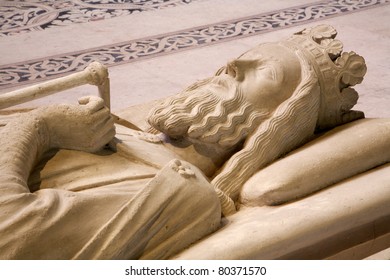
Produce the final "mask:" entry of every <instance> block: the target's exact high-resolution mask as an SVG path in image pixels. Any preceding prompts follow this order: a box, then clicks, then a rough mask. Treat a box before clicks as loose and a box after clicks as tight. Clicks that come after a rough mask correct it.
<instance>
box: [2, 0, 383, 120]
mask: <svg viewBox="0 0 390 280" xmlns="http://www.w3.org/2000/svg"><path fill="white" fill-rule="evenodd" d="M389 3H390V0H331V1H316V2H313V1H307V0H284V1H270V0H266V1H256V0H242V1H238V0H72V1H69V0H61V1H48V0H33V1H22V0H19V1H1V0H0V52H1V56H0V93H4V92H7V91H10V90H13V89H14V88H18V87H21V86H26V85H29V84H33V83H37V82H41V81H45V80H48V79H52V78H56V77H59V76H63V75H67V74H70V73H72V72H75V71H80V70H82V69H84V68H85V67H86V65H88V64H89V63H90V62H91V61H100V62H102V63H103V64H105V65H107V66H108V67H109V69H110V75H111V80H112V82H111V84H112V93H113V99H114V100H113V102H112V103H113V108H115V109H123V108H125V107H126V106H129V105H132V104H136V103H140V102H145V101H149V100H152V99H155V98H160V97H162V96H165V95H168V94H173V93H175V92H177V91H178V90H180V89H181V88H183V87H184V86H186V85H187V84H188V83H191V82H193V81H195V80H197V79H199V78H203V77H205V76H209V75H210V74H212V73H213V71H214V70H216V69H218V68H219V65H220V64H221V63H222V64H223V63H225V62H226V61H227V60H229V59H231V58H233V57H235V56H237V55H238V54H240V53H242V52H243V51H245V50H246V49H248V48H250V47H251V46H253V45H255V44H257V43H259V42H262V41H270V40H271V41H272V39H273V38H275V39H278V38H283V37H287V36H289V35H290V34H291V33H293V32H295V31H298V30H299V29H301V28H302V27H303V26H306V25H313V24H316V23H317V22H318V23H322V22H326V23H329V24H332V25H334V26H335V27H336V28H337V29H338V31H339V34H340V35H339V37H340V38H341V39H342V40H345V38H346V37H347V40H346V43H345V46H348V47H349V48H353V49H354V50H355V49H356V51H357V52H358V53H359V54H362V55H363V56H364V57H365V58H366V60H368V59H369V58H371V57H373V59H372V60H371V61H369V60H368V61H367V64H368V66H369V70H371V68H372V69H373V70H372V74H373V75H372V76H371V77H370V76H369V77H367V80H368V84H366V85H365V86H363V85H362V86H361V89H362V90H365V91H366V93H363V94H361V96H362V97H364V96H365V97H366V98H367V101H366V102H367V103H366V104H363V107H364V106H366V107H367V108H368V109H369V111H370V112H373V113H374V112H375V113H376V114H378V112H379V115H380V116H388V117H390V112H389V111H390V110H389V109H390V97H389V95H390V87H387V86H384V85H378V84H376V81H378V79H379V78H380V77H379V76H382V77H386V76H387V77H388V78H390V77H389V75H390V73H389V66H388V65H389V63H385V61H386V59H389V58H390V54H389V51H388V45H389V42H390V23H389V20H388V19H389V18H390V10H389V7H390V5H388V4H389ZM268 38H269V39H270V40H268ZM376 39H380V42H378V41H372V40H376ZM382 45H383V46H382ZM373 46H375V47H376V48H380V47H382V49H380V50H379V49H378V50H377V52H376V55H377V56H375V54H373V53H372V47H373ZM346 50H349V49H346ZM365 52H367V54H368V56H367V54H366V53H365ZM382 53H383V54H382ZM379 56H382V57H379ZM387 61H388V60H387ZM370 65H371V67H370ZM373 67H374V68H373ZM369 73H370V72H369ZM378 73H381V75H378ZM367 76H368V75H367ZM380 80H381V81H386V79H382V78H381V79H380ZM387 80H388V79H387ZM370 83H371V84H370ZM374 84H375V87H373V85H374ZM83 90H84V89H79V90H75V91H74V92H73V93H66V94H65V95H66V96H65V95H58V97H50V98H48V100H49V101H48V102H56V101H61V100H68V99H73V97H72V96H74V95H77V94H79V93H81V91H83ZM77 92H79V93H77ZM373 94H374V95H373ZM368 97H369V98H368ZM377 103H378V104H379V105H378V106H379V107H380V108H379V109H380V110H379V111H378V107H375V106H377V105H376V104H377ZM32 104H40V103H39V102H38V103H32Z"/></svg>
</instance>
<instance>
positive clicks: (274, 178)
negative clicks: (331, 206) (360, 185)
mask: <svg viewBox="0 0 390 280" xmlns="http://www.w3.org/2000/svg"><path fill="white" fill-rule="evenodd" d="M387 162H390V119H363V120H359V121H355V122H352V123H350V124H347V125H343V126H340V127H338V128H336V129H333V130H331V131H329V132H327V133H326V134H324V135H323V136H321V137H319V138H317V139H316V140H314V141H312V142H309V143H308V144H306V145H304V146H303V147H301V148H299V149H297V150H296V151H294V152H292V153H290V154H288V155H287V156H286V157H284V158H282V159H280V160H278V161H276V162H274V163H273V164H271V165H269V166H267V167H266V168H264V169H262V170H260V171H258V172H257V173H256V174H255V175H253V176H252V177H251V178H250V179H249V180H248V181H247V182H246V183H245V184H244V186H243V189H242V191H241V193H240V203H242V204H244V205H247V206H261V205H278V204H282V203H285V202H289V201H293V200H296V199H299V198H302V197H305V196H307V195H309V194H311V193H313V192H316V191H318V190H321V189H323V188H326V187H329V186H331V185H333V184H335V183H337V182H340V181H342V180H344V179H347V178H350V177H352V176H354V175H357V174H359V173H362V172H365V171H367V170H369V169H372V168H374V167H377V166H379V165H382V164H385V163H387Z"/></svg>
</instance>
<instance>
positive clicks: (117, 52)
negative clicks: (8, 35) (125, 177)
mask: <svg viewBox="0 0 390 280" xmlns="http://www.w3.org/2000/svg"><path fill="white" fill-rule="evenodd" d="M91 1H92V0H91ZM388 3H390V0H360V1H353V0H333V1H321V2H317V3H313V4H306V5H302V6H299V7H293V8H288V9H285V10H281V11H274V12H269V13H264V14H260V15H255V16H253V17H247V18H241V19H235V20H230V21H227V22H221V23H217V24H212V25H208V26H202V27H196V28H192V29H189V30H181V31H177V32H174V33H171V34H163V35H158V36H154V37H149V38H143V39H137V40H132V41H129V42H123V43H118V44H115V45H110V46H104V47H99V48H96V49H90V50H86V51H80V52H75V53H70V54H64V55H59V56H53V57H49V58H45V59H37V60H33V61H28V62H25V63H21V64H17V65H4V66H0V87H3V88H4V87H11V86H13V85H15V84H16V83H18V84H20V83H30V82H37V81H39V80H44V79H50V78H54V77H57V76H61V75H66V74H69V73H72V72H74V71H80V70H83V69H84V68H85V67H86V65H88V64H89V63H90V62H92V61H99V62H101V63H103V64H105V65H107V66H113V65H118V64H122V63H129V62H133V61H137V60H140V59H145V58H148V57H153V56H159V55H165V54H169V53H172V52H176V51H180V50H185V49H190V48H196V47H199V46H205V45H210V44H215V43H220V42H224V41H226V40H233V39H237V38H241V37H244V36H251V35H255V34H259V33H263V32H269V31H272V30H275V29H277V28H283V27H287V26H292V25H297V24H303V23H308V22H310V21H314V20H319V19H323V18H327V17H332V16H338V15H343V14H345V13H350V12H356V11H360V10H364V9H367V8H372V7H377V6H379V5H383V4H388Z"/></svg>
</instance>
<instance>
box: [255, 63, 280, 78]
mask: <svg viewBox="0 0 390 280" xmlns="http://www.w3.org/2000/svg"><path fill="white" fill-rule="evenodd" d="M257 70H258V71H259V73H261V75H263V76H266V77H268V78H269V79H271V80H273V81H276V70H275V68H274V67H272V66H271V65H263V66H260V67H258V68H257Z"/></svg>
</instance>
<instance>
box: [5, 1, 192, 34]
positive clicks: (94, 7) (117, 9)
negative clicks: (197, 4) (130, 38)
mask: <svg viewBox="0 0 390 280" xmlns="http://www.w3.org/2000/svg"><path fill="white" fill-rule="evenodd" d="M193 1H195V0H59V1H52V0H18V1H9V0H1V1H0V36H12V35H17V34H21V33H27V32H31V31H39V30H44V29H47V28H53V27H59V26H66V25H71V24H74V23H83V22H89V21H96V20H103V19H108V18H113V17H118V16H125V15H130V14H133V13H137V12H143V11H150V10H156V9H163V8H167V7H175V6H177V5H181V4H188V3H191V2H193Z"/></svg>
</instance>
